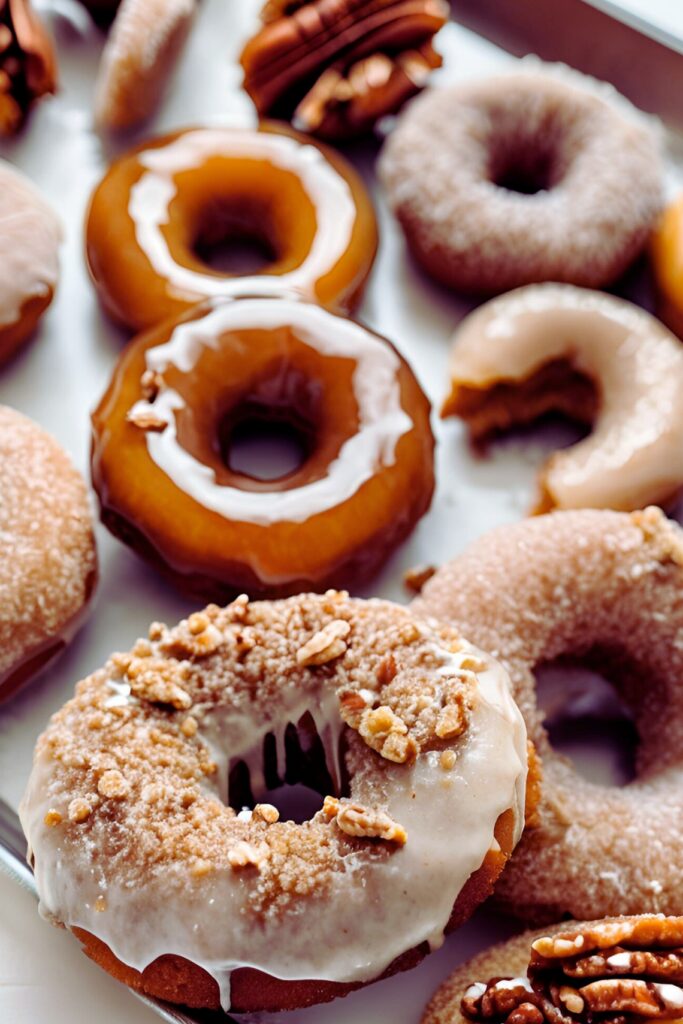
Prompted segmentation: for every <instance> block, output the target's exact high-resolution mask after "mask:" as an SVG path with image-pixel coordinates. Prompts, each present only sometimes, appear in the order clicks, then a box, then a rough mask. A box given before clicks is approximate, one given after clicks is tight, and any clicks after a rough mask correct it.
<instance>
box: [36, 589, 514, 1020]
mask: <svg viewBox="0 0 683 1024" xmlns="http://www.w3.org/2000/svg"><path fill="white" fill-rule="evenodd" d="M526 762H527V754H526V735H525V729H524V723H523V721H522V718H521V715H520V714H519V711H518V710H517V708H516V706H515V704H514V702H513V701H512V698H511V696H510V693H509V688H508V680H507V677H506V675H505V673H504V672H503V671H502V670H501V669H500V667H499V666H498V665H497V664H496V663H495V662H494V661H493V660H492V659H491V658H489V657H488V656H487V655H483V654H481V653H480V652H479V651H477V650H475V649H474V648H472V647H471V646H470V645H469V644H468V643H466V642H465V641H463V640H462V639H461V638H460V637H459V636H458V634H457V633H456V632H455V631H454V630H452V629H450V628H448V627H441V626H438V625H436V624H434V623H430V622H423V621H419V620H416V619H415V618H414V617H413V616H412V615H410V614H409V613H408V612H407V611H406V610H405V609H403V608H400V607H398V606H397V605H393V604H390V603H389V602H386V601H361V600H354V599H350V598H349V597H348V595H347V594H345V593H340V592H335V591H330V592H328V593H327V594H325V595H324V596H319V597H318V596H313V595H307V596H306V595H304V596H301V597H296V598H290V599H288V600H285V601H277V602H261V603H253V604H250V603H249V602H248V600H247V598H246V597H242V598H239V599H238V600H236V601H235V602H234V603H233V604H231V605H229V606H228V607H227V608H224V609H220V608H218V607H216V606H215V605H212V606H209V607H208V608H207V609H206V610H205V611H204V612H198V613H196V614H194V615H191V616H190V617H189V618H188V619H187V620H185V621H183V622H181V623H180V624H179V625H178V626H177V627H175V628H174V629H167V628H166V627H165V626H163V625H160V624H159V623H155V624H154V625H153V626H152V627H151V629H150V632H149V639H145V640H139V641H138V642H137V644H136V645H135V646H134V648H133V649H132V651H131V652H130V653H129V654H125V655H124V654H118V655H113V656H112V658H111V659H110V660H109V662H108V663H107V664H106V665H105V667H104V668H103V669H101V670H100V671H98V672H95V673H94V674H93V675H91V676H90V677H89V678H88V679H86V680H85V681H83V682H81V683H80V684H79V685H78V687H77V690H76V695H75V697H74V698H73V700H71V701H70V702H69V703H68V704H67V705H66V706H65V707H64V708H63V709H62V710H61V711H60V712H58V713H57V714H56V715H55V716H54V717H53V719H52V721H51V723H50V725H49V726H48V728H47V730H46V732H45V733H44V734H43V736H42V738H41V739H40V740H39V742H38V747H37V750H36V756H35V762H34V767H33V772H32V775H31V778H30V781H29V784H28V789H27V792H26V795H25V797H24V800H23V803H22V808H21V817H22V822H23V826H24V829H25V832H26V835H27V837H28V840H29V845H30V849H31V851H32V856H33V860H34V864H35V875H36V882H37V886H38V890H39V893H40V897H41V902H42V908H43V912H45V913H47V914H49V915H50V916H51V917H52V918H53V919H55V920H57V921H60V922H62V923H64V924H65V925H66V926H67V927H69V928H71V929H72V930H73V931H74V932H75V934H76V935H77V936H78V937H79V938H80V940H81V941H82V943H83V945H84V948H85V951H86V952H87V953H88V954H89V955H90V956H91V957H93V958H94V959H95V960H96V961H97V962H98V963H100V964H101V965H102V966H103V967H104V968H105V969H106V970H108V971H110V973H112V974H114V975H115V976H116V977H118V978H120V979H121V980H123V981H125V982H127V983H128V984H129V985H132V986H133V987H135V988H138V989H140V990H142V991H144V992H146V993H148V994H151V995H154V996H157V997H159V998H163V999H166V1000H169V1001H171V1002H176V1003H183V1004H185V1005H190V1006H194V1007H207V1008H214V1009H217V1008H218V1007H219V1006H221V1005H222V1006H223V1008H224V1009H225V1010H227V1009H228V1008H231V1009H233V1010H235V1011H245V1012H246V1011H257V1010H279V1009H290V1008H293V1007H296V1006H303V1005H308V1004H312V1003H316V1002H320V1001H324V1000H329V999H331V998H333V997H334V996H338V995H344V994H346V993H347V992H349V991H350V990H352V989H354V988H357V987H359V986H360V985H363V984H365V983H367V982H369V981H372V980H374V979H376V978H377V977H379V976H384V975H386V974H389V973H392V972H394V971H397V970H400V969H403V968H405V967H407V966H411V965H412V964H414V963H415V962H417V960H419V959H420V958H421V957H422V956H424V955H425V954H426V953H427V952H428V950H429V946H430V945H431V946H432V947H434V946H438V945H439V944H440V942H441V940H442V938H443V934H444V931H445V930H447V929H449V928H452V927H455V926H456V925H457V924H459V923H461V922H462V921H463V920H464V919H465V918H466V917H467V916H468V915H469V914H470V913H471V912H472V911H473V909H474V907H475V906H476V904H477V903H478V902H480V901H481V899H483V898H484V896H485V895H486V894H487V893H488V892H489V891H490V888H491V885H492V883H493V881H494V880H495V878H496V877H497V876H498V874H499V872H500V871H501V870H502V868H503V866H504V863H505V861H506V859H507V857H508V855H509V853H510V851H511V849H512V848H513V847H514V845H515V843H516V842H517V840H518V839H519V835H520V832H521V829H522V826H523V817H524V796H525V793H524V791H525V777H526V772H527V763H526ZM284 781H287V782H288V783H296V782H303V783H305V784H306V785H307V786H309V787H310V788H311V789H313V790H315V791H317V792H318V793H320V810H318V811H317V812H316V813H315V814H314V815H313V817H312V818H311V819H310V820H308V821H304V822H302V823H301V824H297V823H296V822H294V821H291V820H289V821H279V820H278V819H279V812H278V810H277V808H276V807H275V806H273V804H271V803H265V802H264V798H265V799H270V798H271V794H272V791H273V790H276V789H277V787H279V786H281V785H282V783H283V782H284ZM323 796H324V800H323ZM245 806H246V807H248V808H251V810H244V809H243V810H240V811H239V813H237V812H236V810H233V807H234V808H238V809H240V808H244V807H245ZM104 851H106V856H105V855H104Z"/></svg>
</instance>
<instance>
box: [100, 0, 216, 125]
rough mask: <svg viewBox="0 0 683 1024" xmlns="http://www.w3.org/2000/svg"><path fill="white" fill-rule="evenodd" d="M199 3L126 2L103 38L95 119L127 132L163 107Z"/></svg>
mask: <svg viewBox="0 0 683 1024" xmlns="http://www.w3.org/2000/svg"><path fill="white" fill-rule="evenodd" d="M196 9H197V0H124V2H123V3H122V4H121V10H120V11H119V12H118V14H117V15H116V20H115V21H114V24H113V26H112V29H111V33H110V35H109V38H108V39H107V42H106V45H105V47H104V51H103V53H102V59H101V62H100V67H99V71H98V75H97V84H96V86H95V120H96V122H97V124H98V126H99V127H100V128H102V129H104V130H106V131H113V132H120V131H130V130H131V129H132V128H137V127H139V126H140V125H141V124H143V123H144V122H145V121H146V120H148V118H150V117H151V116H152V114H154V112H155V111H156V109H157V107H158V106H159V105H160V103H161V99H162V97H163V94H164V91H165V89H166V85H167V83H168V80H169V79H170V77H171V74H172V73H173V70H174V69H175V66H176V63H177V61H178V58H179V57H180V54H181V52H182V49H183V46H184V44H185V40H186V39H187V36H188V33H189V31H190V26H191V25H192V20H193V18H194V14H195V11H196Z"/></svg>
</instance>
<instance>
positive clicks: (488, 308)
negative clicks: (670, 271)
mask: <svg viewBox="0 0 683 1024" xmlns="http://www.w3.org/2000/svg"><path fill="white" fill-rule="evenodd" d="M558 359H566V360H569V362H570V363H571V364H572V366H573V367H574V368H575V369H576V370H578V371H579V372H581V373H584V374H585V375H586V376H588V377H589V378H590V379H591V380H593V381H594V382H595V383H596V385H597V388H598V392H599V396H600V409H599V412H598V416H597V419H596V422H595V425H594V429H593V432H592V433H591V434H590V435H589V436H588V437H587V438H586V439H585V440H583V441H581V442H580V443H579V444H576V445H573V446H572V447H571V448H568V449H566V450H565V451H562V452H558V453H556V454H554V455H553V457H552V459H551V460H550V462H549V463H548V464H547V466H546V467H545V468H544V470H543V481H544V486H545V487H546V489H547V490H548V492H549V493H550V494H551V496H552V497H553V499H554V501H555V503H556V504H557V505H558V506H559V507H561V508H591V507H592V508H614V509H624V510H630V509H637V508H641V507H644V506H645V505H647V504H650V503H657V502H659V501H663V500H665V499H669V498H671V497H672V495H673V494H675V492H676V491H677V490H678V488H680V486H681V485H682V484H683V407H682V406H681V394H683V346H681V343H680V341H679V340H678V338H676V337H675V336H674V335H673V334H671V332H670V331H668V330H667V329H666V328H665V327H664V326H663V324H661V323H659V321H658V320H655V318H654V317H652V316H650V315H649V314H648V313H646V312H644V310H642V309H639V308H637V307H636V306H633V305H632V304H631V303H628V302H625V301H623V300H621V299H616V298H614V297H613V296H611V295H605V294H604V293H602V292H594V291H590V290H588V289H583V288H575V287H573V286H571V285H558V284H544V285H530V286H528V287H525V288H520V289H517V290H516V291H513V292H509V293H508V294H507V295H503V296H501V297H500V298H498V299H494V300H493V301H492V302H488V303H486V304H485V305H484V306H481V307H480V308H479V309H478V310H476V311H475V312H474V313H473V314H471V315H470V316H469V317H468V318H467V319H466V320H465V321H464V322H463V325H462V326H461V327H460V329H459V330H458V332H457V334H456V336H455V340H454V344H453V349H452V352H451V359H450V374H451V380H452V385H453V389H454V392H457V389H459V388H472V389H479V390H486V389H488V388H490V387H493V386H494V385H495V384H496V383H498V382H501V381H504V382H507V383H521V382H522V381H525V380H527V379H528V378H529V377H530V376H532V375H533V374H534V373H536V372H537V371H538V370H540V369H541V367H542V366H543V365H545V364H546V363H548V362H551V361H552V360H558Z"/></svg>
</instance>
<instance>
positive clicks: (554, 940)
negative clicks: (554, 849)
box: [422, 914, 683, 1024]
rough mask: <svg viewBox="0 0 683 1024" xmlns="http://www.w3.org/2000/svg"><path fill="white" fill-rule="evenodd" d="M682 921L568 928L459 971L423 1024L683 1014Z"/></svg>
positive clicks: (633, 1020) (628, 920)
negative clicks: (682, 1011) (682, 1012)
mask: <svg viewBox="0 0 683 1024" xmlns="http://www.w3.org/2000/svg"><path fill="white" fill-rule="evenodd" d="M681 947H683V918H680V917H664V915H663V914H657V915H653V914H643V915H638V916H634V917H616V918H604V919H601V920H599V921H585V922H577V921H563V922H562V923H561V924H555V925H552V926H551V927H550V928H549V929H546V930H542V931H529V932H524V933H523V934H522V935H517V936H515V937H514V938H513V939H510V940H509V941H508V942H502V943H500V944H499V945H497V946H494V947H493V948H492V949H488V950H486V951H485V952H483V953H480V954H479V955H478V956H476V957H474V958H473V959H472V960H470V961H469V962H468V963H465V964H463V965H462V966H461V967H459V968H458V969H457V970H456V971H455V972H454V973H453V974H452V975H451V976H450V978H448V979H447V981H445V982H444V983H443V984H442V985H441V987H440V988H439V989H438V990H437V991H436V992H435V994H434V996H433V998H432V1000H431V1002H430V1003H429V1005H428V1006H427V1008H426V1010H425V1013H424V1016H423V1018H422V1024H468V1022H471V1021H474V1022H475V1024H544V1022H546V1024H551V1022H552V1024H588V1022H589V1021H594V1020H602V1021H605V1022H606V1024H616V1022H617V1021H620V1022H628V1024H638V1022H642V1024H645V1022H646V1021H649V1020H678V1019H680V1016H681V1009H682V1008H683V954H682V952H681Z"/></svg>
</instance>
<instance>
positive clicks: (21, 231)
mask: <svg viewBox="0 0 683 1024" xmlns="http://www.w3.org/2000/svg"><path fill="white" fill-rule="evenodd" d="M61 238H62V229H61V225H60V222H59V220H58V219H57V216H56V214H55V213H54V211H53V210H52V208H51V207H50V206H48V204H47V202H46V201H45V200H44V199H43V197H42V196H41V195H40V194H39V193H38V192H37V191H36V189H35V188H34V187H33V185H32V184H31V182H30V181H29V180H28V178H25V177H24V175H23V174H20V173H19V171H17V170H15V169H14V167H12V166H11V165H10V164H9V163H6V162H5V161H4V160H0V269H1V271H2V272H1V273H0V365H1V364H2V363H4V362H6V361H7V360H8V359H10V358H11V357H12V356H13V355H14V354H15V352H17V351H18V350H19V348H21V346H22V345H23V344H24V342H25V341H27V340H28V339H29V338H30V337H31V335H32V334H33V332H34V331H35V329H36V327H37V325H38V322H39V321H40V318H41V317H42V315H43V313H44V312H45V310H46V309H47V307H48V306H49V305H50V303H51V302H52V299H53V296H54V293H55V289H56V287H57V279H58V277H59V260H58V251H59V244H60V242H61Z"/></svg>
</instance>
